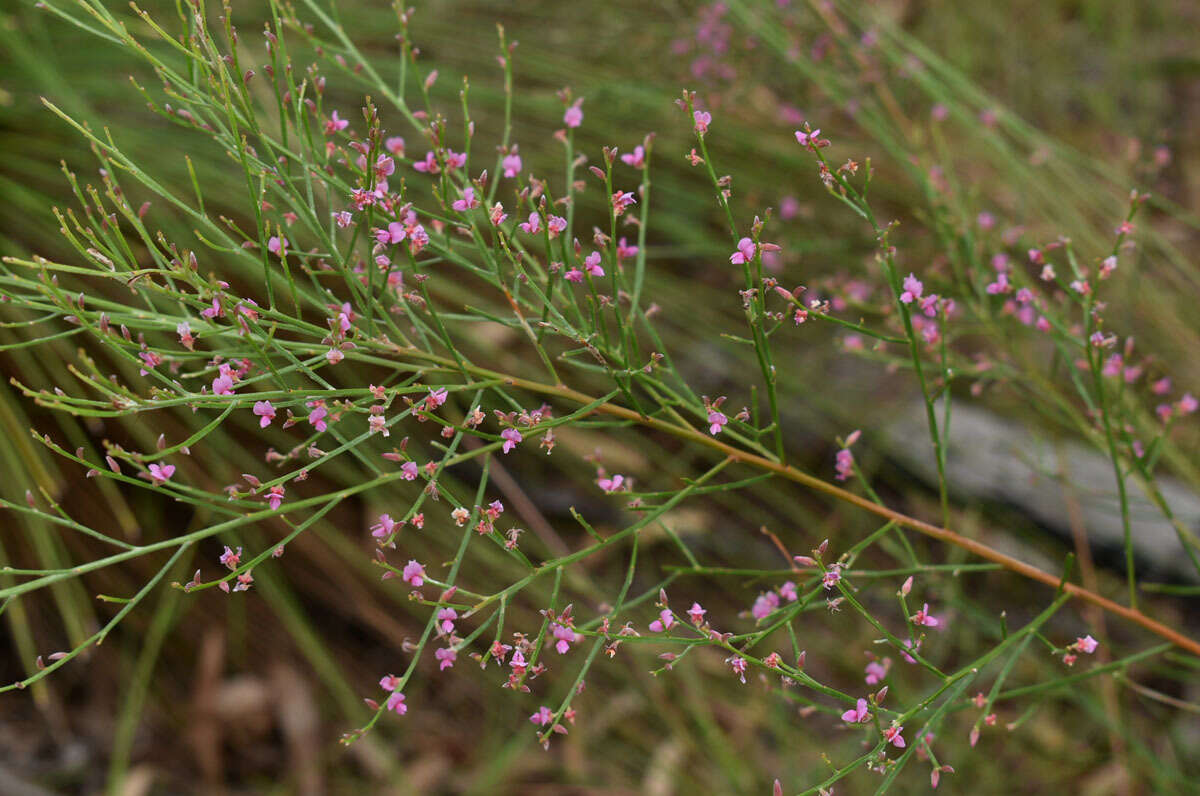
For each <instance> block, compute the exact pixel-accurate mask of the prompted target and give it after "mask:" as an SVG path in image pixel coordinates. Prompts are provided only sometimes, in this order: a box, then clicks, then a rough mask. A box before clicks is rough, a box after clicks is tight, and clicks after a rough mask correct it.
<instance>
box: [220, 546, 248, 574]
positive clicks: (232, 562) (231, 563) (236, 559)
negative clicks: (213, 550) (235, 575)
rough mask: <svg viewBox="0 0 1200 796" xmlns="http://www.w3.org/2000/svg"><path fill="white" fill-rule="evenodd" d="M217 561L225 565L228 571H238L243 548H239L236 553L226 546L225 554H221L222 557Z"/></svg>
mask: <svg viewBox="0 0 1200 796" xmlns="http://www.w3.org/2000/svg"><path fill="white" fill-rule="evenodd" d="M217 560H218V561H220V562H221V563H222V564H224V565H225V567H226V568H227V569H230V570H233V569H237V567H238V564H240V563H241V561H242V548H240V547H239V548H238V549H237V552H236V553H235V552H233V551H232V550H230V549H229V545H226V546H225V552H224V553H221V557H220V558H219V559H217Z"/></svg>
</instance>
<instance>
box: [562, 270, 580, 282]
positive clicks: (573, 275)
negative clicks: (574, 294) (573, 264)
mask: <svg viewBox="0 0 1200 796" xmlns="http://www.w3.org/2000/svg"><path fill="white" fill-rule="evenodd" d="M563 279H565V280H567V281H568V282H574V283H576V284H578V283H580V282H582V281H583V271H580V270H579V269H578V268H572V269H571V270H570V271H567V272H566V273H565V274H563Z"/></svg>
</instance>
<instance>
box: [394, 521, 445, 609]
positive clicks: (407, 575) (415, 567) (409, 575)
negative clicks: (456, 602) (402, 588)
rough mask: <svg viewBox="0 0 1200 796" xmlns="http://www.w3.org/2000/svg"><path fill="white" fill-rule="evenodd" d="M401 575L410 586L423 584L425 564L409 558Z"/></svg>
mask: <svg viewBox="0 0 1200 796" xmlns="http://www.w3.org/2000/svg"><path fill="white" fill-rule="evenodd" d="M383 516H384V517H386V516H387V515H386V514H384V515H383ZM400 577H401V578H402V579H403V580H404V582H405V583H407V584H409V585H410V586H421V585H422V584H424V583H425V565H424V564H421V563H419V562H417V561H416V560H409V562H408V563H407V564H405V565H404V572H403V573H402V574H401V576H400ZM439 618H440V617H439Z"/></svg>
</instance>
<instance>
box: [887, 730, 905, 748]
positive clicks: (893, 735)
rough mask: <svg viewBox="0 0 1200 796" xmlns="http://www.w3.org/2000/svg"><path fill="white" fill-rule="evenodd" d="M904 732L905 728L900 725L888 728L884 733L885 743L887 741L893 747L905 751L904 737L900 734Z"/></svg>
mask: <svg viewBox="0 0 1200 796" xmlns="http://www.w3.org/2000/svg"><path fill="white" fill-rule="evenodd" d="M903 731H904V727H902V726H900V725H896V726H895V727H888V728H887V729H886V730H884V731H883V739H884V740H885V741H887V742H888V743H890V744H891V745H892V746H894V747H896V748H897V749H903V748H904V736H902V735H901V734H900V733H901V732H903Z"/></svg>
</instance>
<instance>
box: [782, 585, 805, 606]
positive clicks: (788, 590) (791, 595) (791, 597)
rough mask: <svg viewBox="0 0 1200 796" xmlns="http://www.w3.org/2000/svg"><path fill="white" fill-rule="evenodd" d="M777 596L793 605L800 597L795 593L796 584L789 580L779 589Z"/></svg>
mask: <svg viewBox="0 0 1200 796" xmlns="http://www.w3.org/2000/svg"><path fill="white" fill-rule="evenodd" d="M779 596H780V597H782V598H783V599H785V600H787V601H788V602H790V603H794V602H796V600H798V599H799V598H800V595H799V594H797V592H796V584H795V583H792V582H791V581H790V580H789V581H788V582H787V583H785V584H783V585H782V586H780V587H779Z"/></svg>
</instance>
